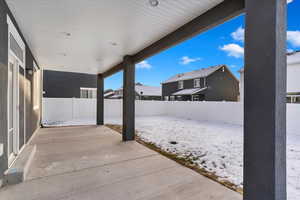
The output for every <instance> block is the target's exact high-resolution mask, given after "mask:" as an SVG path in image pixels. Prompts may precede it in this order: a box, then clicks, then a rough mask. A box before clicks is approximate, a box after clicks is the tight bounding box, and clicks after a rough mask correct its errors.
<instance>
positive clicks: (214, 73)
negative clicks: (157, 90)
mask: <svg viewBox="0 0 300 200" xmlns="http://www.w3.org/2000/svg"><path fill="white" fill-rule="evenodd" d="M162 95H163V97H164V100H166V101H174V100H177V101H237V100H238V95H239V81H238V79H237V78H236V77H235V76H234V75H233V74H232V73H231V71H230V70H229V68H228V67H227V66H226V65H218V66H213V67H209V68H203V69H199V70H195V71H191V72H186V73H182V74H177V75H175V76H173V77H171V78H169V79H168V80H166V81H164V82H163V83H162Z"/></svg>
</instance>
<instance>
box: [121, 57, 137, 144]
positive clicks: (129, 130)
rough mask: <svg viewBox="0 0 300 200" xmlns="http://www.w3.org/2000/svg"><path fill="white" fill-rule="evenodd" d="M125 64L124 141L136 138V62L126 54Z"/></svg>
mask: <svg viewBox="0 0 300 200" xmlns="http://www.w3.org/2000/svg"><path fill="white" fill-rule="evenodd" d="M123 65H124V73H123V141H130V140H134V138H135V63H134V61H133V59H132V57H131V56H125V57H124V60H123Z"/></svg>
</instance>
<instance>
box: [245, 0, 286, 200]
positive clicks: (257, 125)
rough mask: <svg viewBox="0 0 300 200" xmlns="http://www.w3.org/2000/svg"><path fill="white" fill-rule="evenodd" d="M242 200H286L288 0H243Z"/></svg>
mask: <svg viewBox="0 0 300 200" xmlns="http://www.w3.org/2000/svg"><path fill="white" fill-rule="evenodd" d="M244 111H245V114H244V200H286V199H287V197H286V0H246V33H245V104H244Z"/></svg>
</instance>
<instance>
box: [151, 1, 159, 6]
mask: <svg viewBox="0 0 300 200" xmlns="http://www.w3.org/2000/svg"><path fill="white" fill-rule="evenodd" d="M149 4H150V6H152V7H156V6H158V4H159V1H158V0H149Z"/></svg>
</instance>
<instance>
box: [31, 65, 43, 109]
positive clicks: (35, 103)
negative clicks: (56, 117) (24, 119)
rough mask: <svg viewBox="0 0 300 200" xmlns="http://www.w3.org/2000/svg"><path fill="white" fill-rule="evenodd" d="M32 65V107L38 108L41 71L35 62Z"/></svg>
mask: <svg viewBox="0 0 300 200" xmlns="http://www.w3.org/2000/svg"><path fill="white" fill-rule="evenodd" d="M33 65H34V71H35V72H34V73H33V109H39V107H40V98H41V72H40V70H39V69H38V67H37V65H36V63H34V64H33Z"/></svg>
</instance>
